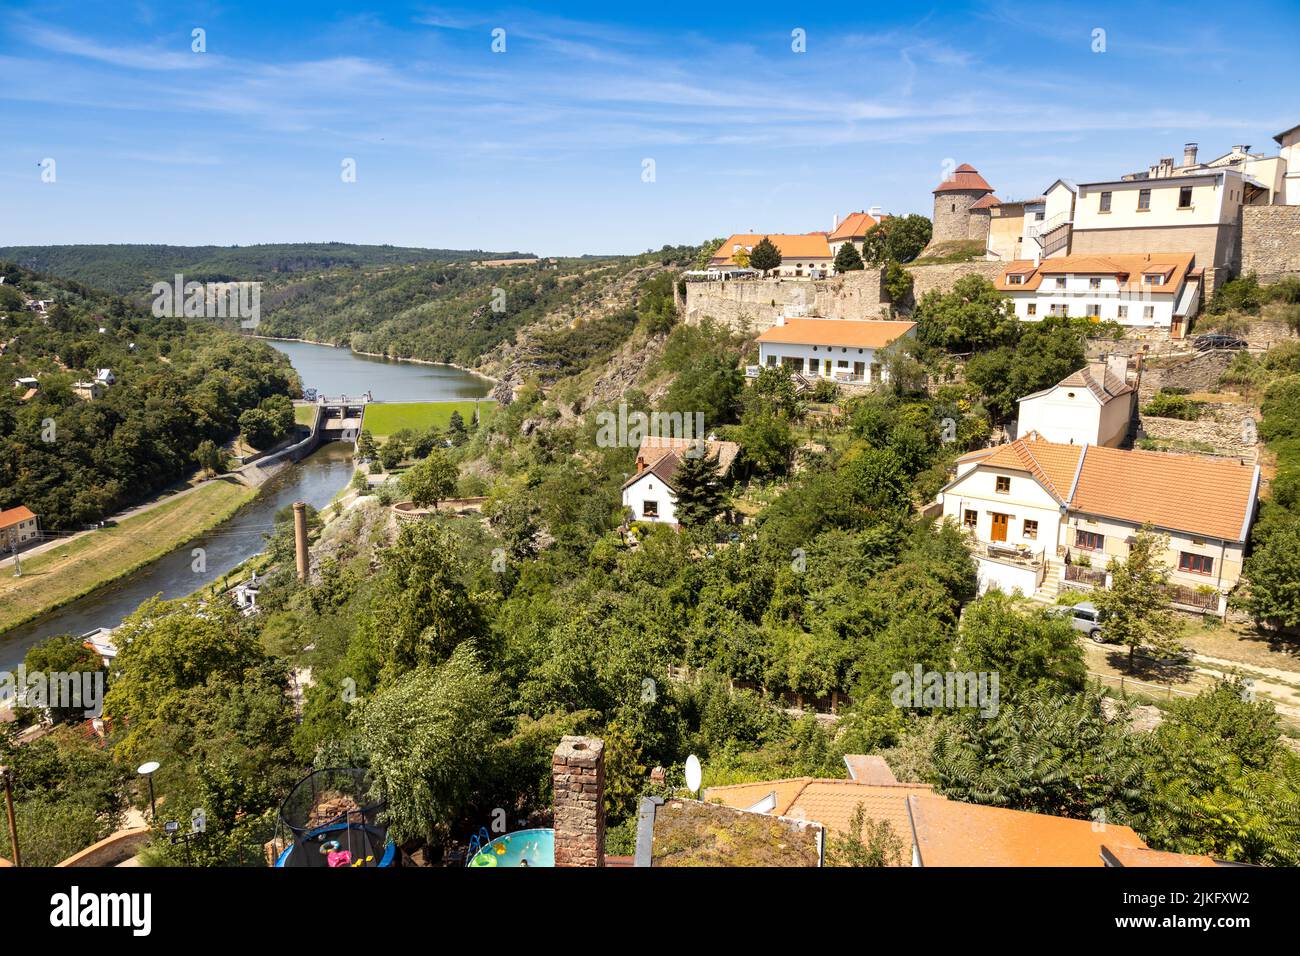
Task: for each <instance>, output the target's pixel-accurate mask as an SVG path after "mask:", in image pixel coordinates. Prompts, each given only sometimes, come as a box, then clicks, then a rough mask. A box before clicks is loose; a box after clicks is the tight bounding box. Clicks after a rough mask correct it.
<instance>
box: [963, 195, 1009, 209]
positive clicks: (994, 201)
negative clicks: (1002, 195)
mask: <svg viewBox="0 0 1300 956" xmlns="http://www.w3.org/2000/svg"><path fill="white" fill-rule="evenodd" d="M1001 205H1002V200H1001V199H999V198H998V197H997V196H995V195H993V194H992V193H989V194H988V195H987V196H983V197H981V198H980V199H977V200H976V201H975V202H973V203H971V206H970V207H971V208H972V209H992V208H993V207H994V206H1001Z"/></svg>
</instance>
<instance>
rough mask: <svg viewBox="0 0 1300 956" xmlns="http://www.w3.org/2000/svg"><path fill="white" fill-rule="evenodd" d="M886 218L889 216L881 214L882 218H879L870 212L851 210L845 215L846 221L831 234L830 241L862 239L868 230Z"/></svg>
mask: <svg viewBox="0 0 1300 956" xmlns="http://www.w3.org/2000/svg"><path fill="white" fill-rule="evenodd" d="M886 218H888V217H886V216H881V217H880V219H877V218H876V217H875V216H873V215H871V213H869V212H851V213H849V214H848V215H847V216H845V217H844V221H843V222H842V223H840V224H839V225H838V226H837V227H836V228H835V231H834V232H832V233H831V234H830V241H831V242H838V241H840V240H841V239H861V238H863V237H864V236H866V234H867V232H868V231H869V230H870V229H871V228H872V227H873V226H875V225H876V223H878V222H880V221H881V220H882V219H886Z"/></svg>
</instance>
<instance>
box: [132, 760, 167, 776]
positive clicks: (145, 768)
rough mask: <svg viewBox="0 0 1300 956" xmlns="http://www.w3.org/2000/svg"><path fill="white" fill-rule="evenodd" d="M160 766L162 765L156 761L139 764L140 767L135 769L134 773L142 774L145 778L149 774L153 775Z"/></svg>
mask: <svg viewBox="0 0 1300 956" xmlns="http://www.w3.org/2000/svg"><path fill="white" fill-rule="evenodd" d="M161 766H162V764H160V763H159V762H158V761H157V760H150V761H149V762H148V763H142V764H140V766H139V767H137V768H136V770H135V772H136V773H140V774H144V775H145V776H146V777H147V776H149V774H151V773H153V772H154V771H155V770H157V769H158V768H159V767H161Z"/></svg>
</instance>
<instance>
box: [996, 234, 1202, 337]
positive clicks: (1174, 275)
mask: <svg viewBox="0 0 1300 956" xmlns="http://www.w3.org/2000/svg"><path fill="white" fill-rule="evenodd" d="M1194 261H1195V257H1194V256H1193V255H1192V253H1190V252H1149V253H1141V254H1114V255H1086V256H1085V255H1070V256H1057V257H1054V258H1051V259H1042V260H1038V261H1036V260H1032V259H1031V260H1022V261H1019V262H1012V263H1010V264H1009V265H1008V266H1007V267H1006V269H1004V270H1002V272H1000V273H999V274H998V278H997V281H996V283H995V284H996V285H997V288H998V291H999V292H1002V293H1004V294H1005V295H1007V296H1008V297H1009V298H1010V299H1011V301H1012V303H1013V305H1014V308H1015V313H1016V317H1017V318H1019V319H1022V320H1024V321H1028V322H1035V321H1038V320H1039V319H1042V318H1044V317H1046V316H1052V315H1057V316H1082V317H1086V318H1090V319H1093V320H1094V321H1098V322H1100V321H1111V322H1118V323H1119V324H1120V325H1125V326H1133V327H1138V328H1148V329H1165V330H1168V332H1169V335H1170V337H1171V338H1182V337H1183V336H1184V335H1185V334H1186V332H1187V328H1188V326H1189V324H1190V322H1191V320H1192V318H1193V317H1194V316H1195V315H1196V313H1197V311H1198V310H1199V308H1200V304H1201V273H1200V271H1199V270H1197V269H1193V264H1194Z"/></svg>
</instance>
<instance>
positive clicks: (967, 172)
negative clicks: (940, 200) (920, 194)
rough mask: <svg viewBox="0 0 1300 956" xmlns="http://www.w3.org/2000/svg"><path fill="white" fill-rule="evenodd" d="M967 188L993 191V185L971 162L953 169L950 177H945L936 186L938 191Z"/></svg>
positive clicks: (954, 190) (957, 190) (955, 190)
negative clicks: (985, 179)
mask: <svg viewBox="0 0 1300 956" xmlns="http://www.w3.org/2000/svg"><path fill="white" fill-rule="evenodd" d="M966 190H972V191H979V192H986V193H991V192H993V187H992V186H990V185H989V184H988V183H986V182H985V181H984V177H983V176H981V175H980V174H979V173H978V172H976V171H975V167H974V166H971V165H970V164H969V163H962V164H961V165H960V166H958V167H957V168H956V170H954V171H953V174H952V177H951V178H950V179H945V180H944V181H943V182H941V183H940V184H939V185H938V186H936V187H935V188H934V192H936V193H950V192H962V191H966Z"/></svg>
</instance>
